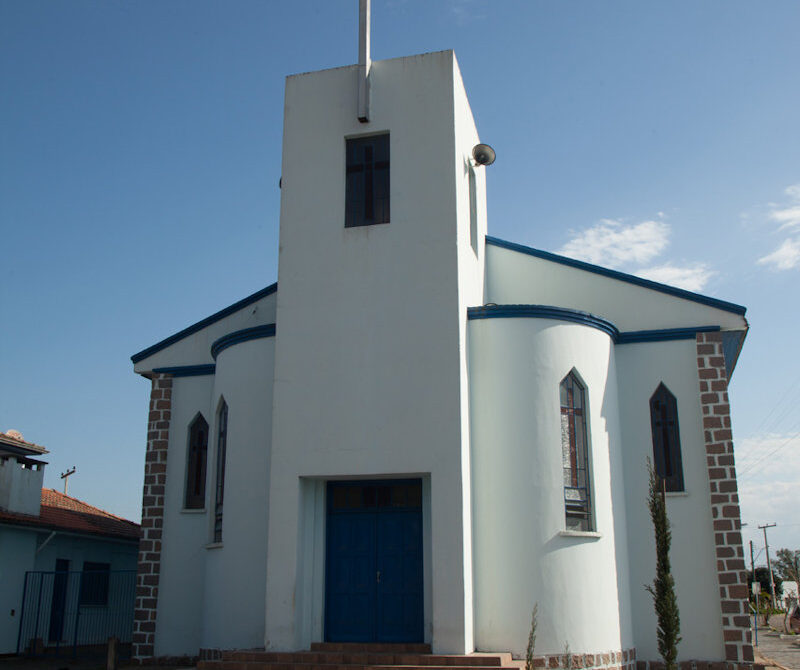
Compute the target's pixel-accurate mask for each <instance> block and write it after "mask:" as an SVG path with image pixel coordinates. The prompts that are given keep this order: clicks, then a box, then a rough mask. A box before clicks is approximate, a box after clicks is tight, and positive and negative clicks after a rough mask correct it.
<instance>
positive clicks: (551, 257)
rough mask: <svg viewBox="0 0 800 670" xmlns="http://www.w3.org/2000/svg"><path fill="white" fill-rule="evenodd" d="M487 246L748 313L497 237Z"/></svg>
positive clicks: (695, 295)
mask: <svg viewBox="0 0 800 670" xmlns="http://www.w3.org/2000/svg"><path fill="white" fill-rule="evenodd" d="M486 244H491V245H494V246H496V247H501V248H503V249H510V250H511V251H518V252H520V253H523V254H527V255H528V256H536V257H537V258H542V259H544V260H546V261H552V262H553V263H560V264H561V265H568V266H570V267H573V268H577V269H579V270H585V271H586V272H593V273H595V274H598V275H603V276H605V277H610V278H611V279H617V280H618V281H624V282H627V283H628V284H636V285H637V286H643V287H644V288H649V289H652V290H653V291H659V292H660V293H667V294H669V295H674V296H675V297H677V298H683V299H684V300H691V301H693V302H699V303H700V304H703V305H708V306H709V307H716V308H717V309H721V310H724V311H726V312H732V313H734V314H739V315H740V316H744V314H745V312H746V311H747V308H746V307H743V306H742V305H737V304H735V303H732V302H727V301H725V300H719V299H717V298H710V297H709V296H706V295H700V294H699V293H692V292H691V291H686V290H684V289H682V288H676V287H674V286H669V285H668V284H660V283H659V282H655V281H652V280H650V279H643V278H642V277H637V276H635V275H629V274H626V273H625V272H618V271H617V270H609V269H608V268H604V267H600V266H599V265H592V264H591V263H585V262H584V261H576V260H575V259H573V258H567V257H566V256H559V255H558V254H553V253H550V252H549V251H542V250H540V249H534V248H532V247H526V246H524V245H522V244H516V243H515V242H507V241H506V240H501V239H499V238H497V237H491V236H490V235H487V236H486Z"/></svg>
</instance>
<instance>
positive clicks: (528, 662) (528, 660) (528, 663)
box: [525, 603, 539, 670]
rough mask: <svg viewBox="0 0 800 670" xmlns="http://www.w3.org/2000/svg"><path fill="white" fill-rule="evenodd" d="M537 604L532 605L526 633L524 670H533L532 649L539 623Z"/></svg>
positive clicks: (534, 644)
mask: <svg viewBox="0 0 800 670" xmlns="http://www.w3.org/2000/svg"><path fill="white" fill-rule="evenodd" d="M538 620H539V603H534V604H533V612H531V632H530V633H528V649H527V650H526V651H525V670H533V648H534V647H535V646H536V624H537V623H538V622H539V621H538Z"/></svg>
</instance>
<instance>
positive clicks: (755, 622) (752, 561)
mask: <svg viewBox="0 0 800 670" xmlns="http://www.w3.org/2000/svg"><path fill="white" fill-rule="evenodd" d="M750 571H751V572H752V573H753V581H752V583H751V584H750V589H751V590H753V589H754V585H755V583H756V562H755V559H754V558H753V540H750ZM754 595H755V597H756V614H755V616H754V617H753V630H754V633H753V638H754V639H753V644H754V646H756V647H757V646H758V593H755V594H754Z"/></svg>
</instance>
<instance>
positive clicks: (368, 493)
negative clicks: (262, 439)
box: [325, 480, 423, 642]
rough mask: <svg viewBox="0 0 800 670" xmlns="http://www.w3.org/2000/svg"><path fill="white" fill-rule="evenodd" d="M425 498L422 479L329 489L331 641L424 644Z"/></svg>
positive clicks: (343, 484)
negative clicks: (423, 496)
mask: <svg viewBox="0 0 800 670" xmlns="http://www.w3.org/2000/svg"><path fill="white" fill-rule="evenodd" d="M421 498H422V496H421V482H420V480H403V481H391V482H383V481H381V482H330V483H329V484H328V526H327V542H326V544H327V553H326V579H325V584H326V587H325V591H326V593H325V638H326V639H327V640H328V641H331V642H421V641H422V639H423V586H422V501H421Z"/></svg>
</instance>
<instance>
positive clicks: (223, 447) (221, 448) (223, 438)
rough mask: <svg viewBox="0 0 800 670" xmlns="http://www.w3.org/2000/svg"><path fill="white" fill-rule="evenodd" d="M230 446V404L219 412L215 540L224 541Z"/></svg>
mask: <svg viewBox="0 0 800 670" xmlns="http://www.w3.org/2000/svg"><path fill="white" fill-rule="evenodd" d="M227 447H228V405H227V403H226V402H225V401H224V400H223V401H222V405H220V408H219V412H218V413H217V487H216V492H215V496H214V542H222V503H223V501H224V498H225V453H226V451H227Z"/></svg>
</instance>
